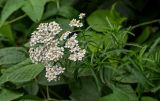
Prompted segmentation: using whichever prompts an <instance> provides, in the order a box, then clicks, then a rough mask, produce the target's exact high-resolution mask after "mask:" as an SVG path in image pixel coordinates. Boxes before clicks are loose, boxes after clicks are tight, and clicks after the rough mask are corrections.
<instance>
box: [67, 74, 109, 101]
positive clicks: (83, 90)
mask: <svg viewBox="0 0 160 101" xmlns="http://www.w3.org/2000/svg"><path fill="white" fill-rule="evenodd" d="M78 81H79V84H78V82H75V83H73V84H71V85H70V89H71V92H72V93H71V95H70V98H71V99H72V100H74V101H97V99H98V98H99V97H100V94H99V92H98V89H97V86H96V84H95V82H94V79H92V78H89V77H82V78H81V79H80V80H78ZM110 101H111V100H110Z"/></svg>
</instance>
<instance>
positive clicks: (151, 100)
mask: <svg viewBox="0 0 160 101" xmlns="http://www.w3.org/2000/svg"><path fill="white" fill-rule="evenodd" d="M141 101H158V100H157V99H155V98H152V97H149V96H143V97H142V98H141Z"/></svg>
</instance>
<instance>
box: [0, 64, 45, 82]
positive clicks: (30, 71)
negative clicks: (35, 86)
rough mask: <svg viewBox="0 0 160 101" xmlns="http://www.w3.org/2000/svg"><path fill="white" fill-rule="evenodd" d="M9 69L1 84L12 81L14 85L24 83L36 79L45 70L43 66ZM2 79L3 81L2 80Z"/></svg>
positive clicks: (31, 65) (32, 65) (0, 80)
mask: <svg viewBox="0 0 160 101" xmlns="http://www.w3.org/2000/svg"><path fill="white" fill-rule="evenodd" d="M13 69H14V68H9V69H7V70H6V72H4V73H3V74H2V76H1V77H0V84H2V83H5V82H6V81H10V82H13V83H24V82H27V81H30V80H32V79H34V78H35V77H36V76H37V75H38V74H39V73H40V72H41V71H42V70H43V69H44V66H43V65H41V64H30V65H26V66H22V67H21V66H20V67H19V68H18V67H15V69H14V70H13ZM1 78H2V79H1Z"/></svg>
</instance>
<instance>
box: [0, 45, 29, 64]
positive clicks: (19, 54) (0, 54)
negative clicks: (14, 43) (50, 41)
mask: <svg viewBox="0 0 160 101" xmlns="http://www.w3.org/2000/svg"><path fill="white" fill-rule="evenodd" d="M24 59H26V50H25V49H24V48H22V47H9V48H3V49H0V61H1V62H0V65H9V64H16V63H19V62H21V61H23V60H24Z"/></svg>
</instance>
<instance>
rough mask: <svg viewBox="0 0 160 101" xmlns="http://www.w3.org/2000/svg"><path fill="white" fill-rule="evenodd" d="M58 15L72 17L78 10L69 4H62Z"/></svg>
mask: <svg viewBox="0 0 160 101" xmlns="http://www.w3.org/2000/svg"><path fill="white" fill-rule="evenodd" d="M58 15H60V16H63V17H65V18H73V17H76V16H77V15H78V11H77V10H76V9H74V8H73V7H71V6H62V7H61V8H60V9H59V12H58Z"/></svg>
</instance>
